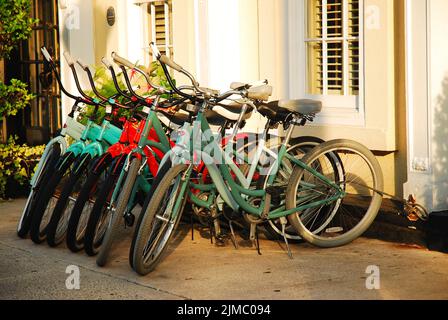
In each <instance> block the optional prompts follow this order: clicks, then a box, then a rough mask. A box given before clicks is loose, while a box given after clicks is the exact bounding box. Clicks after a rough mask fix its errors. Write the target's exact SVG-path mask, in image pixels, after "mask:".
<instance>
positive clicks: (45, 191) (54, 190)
mask: <svg viewBox="0 0 448 320" xmlns="http://www.w3.org/2000/svg"><path fill="white" fill-rule="evenodd" d="M75 160H76V156H75V155H74V154H73V153H72V152H68V153H66V154H64V155H63V156H62V158H61V159H60V161H59V162H58V164H57V165H56V170H55V171H54V173H53V174H52V176H51V178H50V179H49V181H48V184H46V186H45V188H41V189H40V190H39V192H38V194H37V195H36V197H37V201H36V208H35V211H34V213H33V215H32V219H31V225H30V236H31V240H32V241H33V242H34V243H37V244H39V243H42V242H43V241H45V239H46V236H47V227H48V223H49V221H50V219H51V215H52V213H53V211H54V208H55V206H56V203H57V201H58V199H59V197H60V194H61V191H62V187H63V186H64V184H65V182H66V181H67V179H68V177H69V176H70V173H71V167H72V165H73V163H74V162H75Z"/></svg>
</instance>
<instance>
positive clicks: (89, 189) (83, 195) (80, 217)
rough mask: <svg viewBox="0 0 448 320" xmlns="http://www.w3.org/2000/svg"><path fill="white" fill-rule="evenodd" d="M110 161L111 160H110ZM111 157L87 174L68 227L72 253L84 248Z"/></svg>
mask: <svg viewBox="0 0 448 320" xmlns="http://www.w3.org/2000/svg"><path fill="white" fill-rule="evenodd" d="M108 159H109V160H108ZM110 159H111V158H110V155H106V156H104V157H101V158H99V159H98V160H97V161H96V163H95V164H94V165H93V167H92V170H89V171H88V173H87V178H86V182H85V183H84V184H83V185H82V187H81V190H80V191H79V193H78V197H77V199H76V202H75V205H74V206H73V210H72V212H71V214H70V219H69V221H68V226H67V238H66V240H67V247H68V248H69V249H70V250H71V251H72V252H78V251H81V250H82V249H83V248H84V235H85V231H86V227H87V221H88V220H89V217H90V213H91V212H92V208H93V206H94V205H95V202H96V199H97V197H98V195H99V194H98V190H101V188H102V186H103V185H104V183H105V181H106V172H107V169H108V168H109V165H110Z"/></svg>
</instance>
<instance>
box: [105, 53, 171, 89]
mask: <svg viewBox="0 0 448 320" xmlns="http://www.w3.org/2000/svg"><path fill="white" fill-rule="evenodd" d="M111 56H112V59H114V62H115V63H117V64H118V65H120V66H124V67H127V68H129V69H133V70H135V71H137V72H138V73H140V74H141V75H143V77H145V79H146V82H148V84H149V85H150V86H151V87H153V88H154V89H156V90H159V91H161V92H162V93H166V92H167V90H166V89H165V88H163V87H161V86H158V85H156V84H154V83H153V82H152V81H151V77H150V76H149V74H148V73H147V72H145V71H144V70H142V69H140V68H139V67H138V66H137V65H136V64H135V63H132V62H130V61H129V60H127V59H125V58H123V57H120V56H119V55H118V54H117V53H116V52H115V51H114V52H112V54H111Z"/></svg>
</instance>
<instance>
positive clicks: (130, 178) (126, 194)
mask: <svg viewBox="0 0 448 320" xmlns="http://www.w3.org/2000/svg"><path fill="white" fill-rule="evenodd" d="M140 167H141V160H140V159H139V158H133V159H132V160H131V164H130V166H129V169H128V172H127V173H126V177H125V179H124V183H123V185H122V188H121V192H120V196H119V197H118V200H117V206H116V208H115V210H113V209H112V214H111V215H110V218H109V221H108V224H107V229H106V233H105V234H104V239H103V243H102V245H101V249H100V251H99V254H98V257H97V259H96V264H97V265H98V266H100V267H103V266H105V265H106V263H107V258H108V257H109V252H110V250H111V247H112V244H113V242H114V240H115V238H116V236H117V234H118V232H119V228H120V222H123V217H124V214H125V211H126V207H127V205H128V201H129V199H130V197H131V193H132V190H133V188H134V184H135V182H136V179H137V176H138V174H139V173H138V171H139V170H140ZM117 187H121V186H118V185H117V186H116V187H115V188H117Z"/></svg>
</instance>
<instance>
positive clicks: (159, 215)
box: [130, 165, 189, 275]
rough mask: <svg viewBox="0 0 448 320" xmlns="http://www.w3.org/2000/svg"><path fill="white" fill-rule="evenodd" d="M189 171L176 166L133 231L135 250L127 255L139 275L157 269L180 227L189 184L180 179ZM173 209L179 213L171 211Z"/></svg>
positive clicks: (166, 176) (167, 174)
mask: <svg viewBox="0 0 448 320" xmlns="http://www.w3.org/2000/svg"><path fill="white" fill-rule="evenodd" d="M188 170H189V167H188V166H186V165H177V166H174V167H173V168H171V169H170V170H169V171H168V172H167V173H166V175H165V176H164V177H163V179H162V181H161V183H160V184H159V186H158V187H157V189H156V190H155V191H154V195H153V197H152V199H151V201H150V202H149V205H148V208H147V209H146V211H145V212H144V216H143V218H142V221H141V224H140V226H139V228H138V229H136V230H135V234H136V235H135V237H136V239H135V246H134V248H133V252H131V253H130V254H131V256H132V260H133V262H132V266H133V268H134V270H135V271H136V272H137V273H138V274H140V275H146V274H148V273H149V272H151V271H152V270H153V269H154V268H155V267H156V265H157V263H158V262H159V261H160V259H161V258H162V256H163V253H164V252H165V250H166V248H167V245H168V243H169V241H170V239H171V237H172V236H173V234H174V231H175V230H176V227H177V225H178V224H179V221H180V219H181V217H182V212H183V209H184V207H185V203H186V200H187V186H186V185H185V184H188V181H185V180H184V179H183V178H184V177H183V176H184V174H185V173H187V171H188ZM175 208H177V209H178V210H177V211H173V210H174V209H175Z"/></svg>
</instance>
